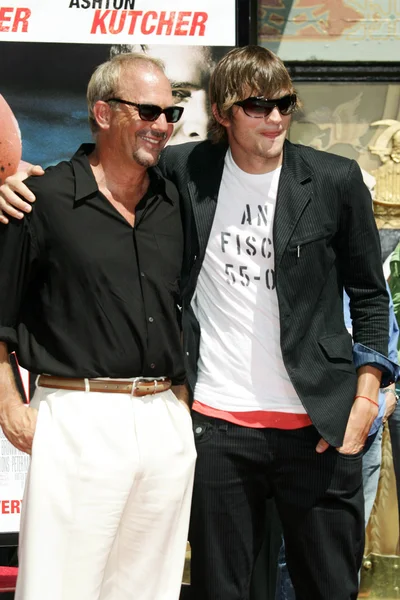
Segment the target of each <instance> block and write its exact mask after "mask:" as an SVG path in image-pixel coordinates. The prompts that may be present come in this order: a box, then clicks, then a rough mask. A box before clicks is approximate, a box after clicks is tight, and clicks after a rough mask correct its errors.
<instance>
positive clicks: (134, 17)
mask: <svg viewBox="0 0 400 600" xmlns="http://www.w3.org/2000/svg"><path fill="white" fill-rule="evenodd" d="M142 14H143V12H142V11H141V10H130V11H129V13H128V15H129V16H130V17H131V24H130V26H129V31H128V35H133V32H134V31H135V27H136V21H137V19H138V17H140V16H141V15H142Z"/></svg>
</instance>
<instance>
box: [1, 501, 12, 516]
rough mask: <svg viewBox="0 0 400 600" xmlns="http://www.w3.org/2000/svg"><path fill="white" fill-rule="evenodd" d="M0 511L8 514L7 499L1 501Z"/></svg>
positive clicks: (8, 502)
mask: <svg viewBox="0 0 400 600" xmlns="http://www.w3.org/2000/svg"><path fill="white" fill-rule="evenodd" d="M1 512H2V514H3V515H9V514H10V501H9V500H3V502H2V503H1Z"/></svg>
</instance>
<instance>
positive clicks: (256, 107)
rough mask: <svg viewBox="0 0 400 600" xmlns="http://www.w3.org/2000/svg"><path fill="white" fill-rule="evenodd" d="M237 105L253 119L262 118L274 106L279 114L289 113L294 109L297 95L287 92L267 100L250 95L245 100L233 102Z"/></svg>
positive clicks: (269, 112)
mask: <svg viewBox="0 0 400 600" xmlns="http://www.w3.org/2000/svg"><path fill="white" fill-rule="evenodd" d="M235 104H236V105H237V106H241V107H242V108H243V110H244V112H245V113H246V115H247V116H248V117H252V118H253V119H262V118H264V117H268V115H269V114H271V112H272V111H273V110H274V108H275V107H276V108H277V109H278V110H279V112H280V113H281V115H290V114H291V113H292V112H294V111H295V110H296V106H297V96H296V94H288V95H287V96H283V97H282V98H274V99H271V100H268V99H267V98H264V97H263V96H252V97H251V98H246V100H240V101H239V102H235Z"/></svg>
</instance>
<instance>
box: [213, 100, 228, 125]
mask: <svg viewBox="0 0 400 600" xmlns="http://www.w3.org/2000/svg"><path fill="white" fill-rule="evenodd" d="M211 110H212V114H213V116H214V119H215V120H216V121H218V123H219V124H220V125H223V126H224V127H230V124H231V122H230V120H229V119H228V118H227V117H221V115H220V114H219V112H218V108H217V105H216V104H213V105H212V107H211Z"/></svg>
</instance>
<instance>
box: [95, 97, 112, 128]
mask: <svg viewBox="0 0 400 600" xmlns="http://www.w3.org/2000/svg"><path fill="white" fill-rule="evenodd" d="M111 110H112V109H111V107H110V106H109V105H108V104H107V102H103V100H98V101H97V102H96V104H95V105H94V106H93V116H94V118H95V119H96V123H97V125H98V126H99V128H100V129H108V128H109V127H110V117H111Z"/></svg>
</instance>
